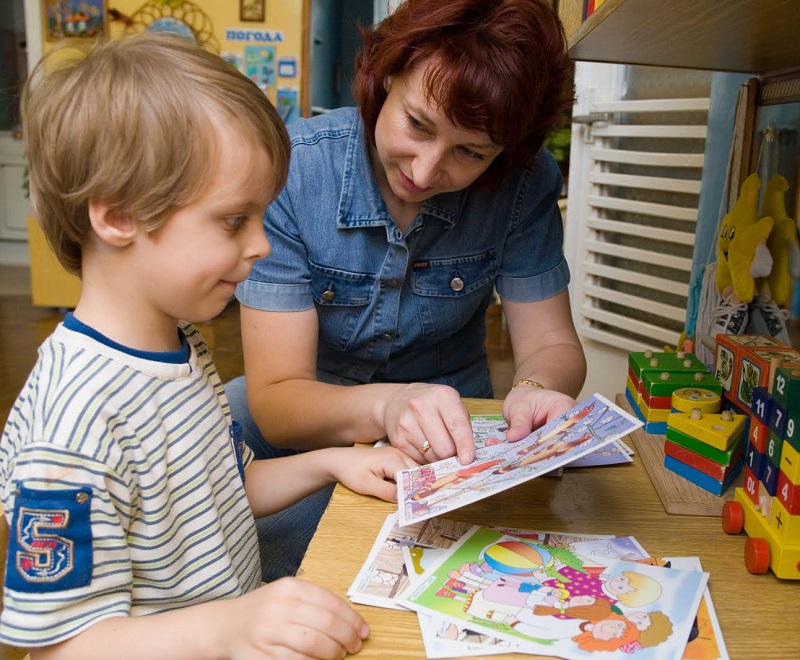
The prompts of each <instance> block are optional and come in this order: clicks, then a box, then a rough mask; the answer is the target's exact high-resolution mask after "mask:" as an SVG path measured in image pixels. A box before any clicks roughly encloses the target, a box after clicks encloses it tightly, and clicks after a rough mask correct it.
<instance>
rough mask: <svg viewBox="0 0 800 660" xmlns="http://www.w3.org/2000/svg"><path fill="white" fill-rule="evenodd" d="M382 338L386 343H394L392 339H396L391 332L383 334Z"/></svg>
mask: <svg viewBox="0 0 800 660" xmlns="http://www.w3.org/2000/svg"><path fill="white" fill-rule="evenodd" d="M381 337H383V338H384V339H385V340H386V341H392V339H394V335H392V333H390V332H386V333H384V334H382V335H381Z"/></svg>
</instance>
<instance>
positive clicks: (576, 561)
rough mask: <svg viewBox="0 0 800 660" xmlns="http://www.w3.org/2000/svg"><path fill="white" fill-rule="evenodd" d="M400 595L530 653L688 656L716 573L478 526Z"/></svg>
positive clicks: (412, 604) (645, 657) (646, 657)
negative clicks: (602, 559)
mask: <svg viewBox="0 0 800 660" xmlns="http://www.w3.org/2000/svg"><path fill="white" fill-rule="evenodd" d="M441 557H442V558H441V560H440V561H439V562H438V563H436V564H435V565H434V566H432V567H431V568H429V569H428V570H426V571H425V573H424V574H423V575H422V576H421V577H420V579H419V581H418V582H415V583H414V584H413V585H412V586H410V587H409V588H407V589H406V590H405V591H404V592H403V593H402V594H400V595H399V596H398V597H397V600H398V601H399V602H400V603H401V604H402V605H404V606H405V607H408V608H410V609H413V610H416V611H417V612H422V613H424V614H427V615H432V616H435V617H438V618H439V620H442V619H445V620H448V621H450V622H452V623H454V624H456V626H461V627H463V628H467V629H469V630H473V631H475V632H476V633H479V634H483V635H488V636H491V637H494V638H497V639H501V640H506V641H508V642H511V643H513V644H514V645H515V646H517V647H518V650H520V651H521V652H526V653H539V654H549V655H557V656H559V657H563V658H567V659H570V658H586V657H592V656H593V655H594V654H595V653H597V652H609V651H611V652H617V653H619V652H622V653H626V654H635V657H636V658H641V659H642V660H650V659H655V658H680V657H681V656H682V654H683V651H684V649H685V648H686V644H687V641H688V639H689V637H690V634H691V632H692V627H693V623H694V620H695V615H696V613H697V610H698V607H699V605H700V601H701V598H702V596H703V593H704V591H705V588H706V584H707V581H708V574H707V573H704V572H702V571H692V570H677V569H674V568H665V567H663V566H657V565H649V564H642V563H639V562H631V561H624V560H621V559H612V560H611V561H609V562H608V564H607V565H605V566H603V565H601V566H596V562H595V561H593V560H587V558H586V557H584V556H583V555H582V554H579V553H578V552H576V551H574V550H573V549H571V548H570V547H569V546H567V547H565V546H564V545H562V544H559V545H548V544H546V543H542V542H539V541H533V540H531V539H525V538H521V537H515V536H512V535H509V534H504V533H503V532H501V531H497V530H493V529H490V528H485V527H474V528H473V529H472V530H471V531H469V532H467V533H466V534H465V535H464V536H463V537H462V538H461V539H460V540H459V541H458V542H457V543H455V544H453V546H452V547H451V548H450V549H449V550H447V551H444V552H441Z"/></svg>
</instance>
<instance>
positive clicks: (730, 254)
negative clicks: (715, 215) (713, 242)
mask: <svg viewBox="0 0 800 660" xmlns="http://www.w3.org/2000/svg"><path fill="white" fill-rule="evenodd" d="M760 187H761V180H760V179H759V177H758V174H756V173H753V174H751V175H750V176H748V177H747V178H746V179H745V180H744V183H743V184H742V189H741V191H740V192H739V198H738V199H737V200H736V204H734V206H733V209H731V211H730V212H729V213H728V214H726V215H725V217H724V218H723V219H722V227H721V230H720V234H719V240H718V241H717V291H719V293H720V294H721V295H722V296H723V298H725V299H727V300H729V301H731V302H734V303H735V302H737V301H741V302H744V303H750V302H752V300H753V296H754V295H755V291H756V282H755V278H757V277H766V276H767V275H769V274H770V272H771V270H772V256H771V255H770V252H769V248H768V247H767V237H768V236H769V235H770V232H771V231H772V225H773V222H772V218H770V217H763V218H761V219H759V217H758V190H759V188H760Z"/></svg>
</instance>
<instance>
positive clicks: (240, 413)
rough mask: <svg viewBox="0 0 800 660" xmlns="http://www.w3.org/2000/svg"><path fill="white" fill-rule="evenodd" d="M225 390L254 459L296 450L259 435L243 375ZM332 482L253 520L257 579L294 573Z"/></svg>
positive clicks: (290, 453)
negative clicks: (254, 525)
mask: <svg viewBox="0 0 800 660" xmlns="http://www.w3.org/2000/svg"><path fill="white" fill-rule="evenodd" d="M225 393H226V394H227V396H228V401H229V402H230V405H231V415H232V416H233V419H234V420H235V421H237V422H239V423H240V424H241V425H242V433H243V436H244V441H245V442H246V443H247V445H248V446H249V447H250V448H251V449H252V450H253V453H254V454H255V457H256V459H269V458H277V457H279V456H290V455H292V454H298V453H300V452H299V451H298V450H296V449H284V448H282V447H273V446H272V445H271V444H269V443H268V442H267V441H266V440H265V439H264V438H263V437H262V435H261V432H260V431H259V430H258V426H256V423H255V421H253V417H252V415H251V414H250V410H249V408H248V406H247V393H246V391H245V379H244V376H241V377H239V378H236V379H234V380H232V381H230V382H229V383H227V384H226V385H225ZM335 485H336V484H331V485H329V486H326V487H325V488H322V489H321V490H318V491H317V492H316V493H312V494H311V495H309V496H308V497H306V498H305V499H302V500H300V501H299V502H296V503H295V504H293V505H292V506H290V507H289V508H287V509H284V510H283V511H278V512H277V513H273V514H272V515H269V516H265V517H263V518H258V519H257V520H256V531H257V532H258V550H259V553H260V555H261V579H262V580H264V582H272V581H273V580H277V579H279V578H282V577H286V576H287V575H296V574H297V571H298V569H299V568H300V562H301V561H302V560H303V556H304V555H305V553H306V549H307V548H308V544H309V543H310V542H311V537H312V536H314V532H315V531H317V525H318V524H319V520H320V518H322V514H323V513H325V509H326V508H327V506H328V501H329V500H330V498H331V495H332V493H333V489H334V486H335Z"/></svg>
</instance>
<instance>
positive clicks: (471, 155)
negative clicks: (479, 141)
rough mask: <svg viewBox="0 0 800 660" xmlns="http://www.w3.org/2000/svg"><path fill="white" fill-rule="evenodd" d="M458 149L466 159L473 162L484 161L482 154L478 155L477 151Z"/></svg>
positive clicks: (465, 148) (464, 148)
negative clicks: (472, 159)
mask: <svg viewBox="0 0 800 660" xmlns="http://www.w3.org/2000/svg"><path fill="white" fill-rule="evenodd" d="M460 149H461V153H462V154H464V155H465V156H466V157H467V158H474V159H475V160H484V158H486V157H485V156H484V155H483V154H479V153H478V152H477V151H473V150H472V149H467V147H460Z"/></svg>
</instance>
